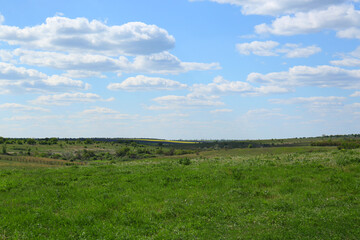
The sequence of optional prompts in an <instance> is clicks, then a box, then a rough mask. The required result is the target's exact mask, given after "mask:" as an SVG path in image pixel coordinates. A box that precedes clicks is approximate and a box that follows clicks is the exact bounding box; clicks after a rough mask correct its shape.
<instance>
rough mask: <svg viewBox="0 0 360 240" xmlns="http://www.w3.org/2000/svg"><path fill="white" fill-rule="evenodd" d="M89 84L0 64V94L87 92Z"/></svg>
mask: <svg viewBox="0 0 360 240" xmlns="http://www.w3.org/2000/svg"><path fill="white" fill-rule="evenodd" d="M89 87H90V85H89V84H87V83H84V82H82V81H79V80H73V79H70V78H67V77H63V76H58V75H52V76H47V75H46V74H44V73H41V72H39V71H37V70H34V69H26V68H24V67H16V66H14V65H12V64H9V63H1V62H0V93H2V94H5V93H21V92H61V91H74V90H86V89H88V88H89Z"/></svg>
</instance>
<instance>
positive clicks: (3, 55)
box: [0, 49, 14, 62]
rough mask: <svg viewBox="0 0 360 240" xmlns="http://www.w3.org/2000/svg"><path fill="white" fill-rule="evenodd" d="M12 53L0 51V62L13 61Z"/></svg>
mask: <svg viewBox="0 0 360 240" xmlns="http://www.w3.org/2000/svg"><path fill="white" fill-rule="evenodd" d="M13 57H14V55H13V53H12V52H11V51H9V50H4V49H0V60H2V61H4V62H10V61H13Z"/></svg>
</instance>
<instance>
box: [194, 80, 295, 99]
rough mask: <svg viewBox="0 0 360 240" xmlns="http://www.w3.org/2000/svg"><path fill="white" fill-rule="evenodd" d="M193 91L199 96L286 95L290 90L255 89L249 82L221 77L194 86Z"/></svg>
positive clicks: (267, 87) (271, 87)
mask: <svg viewBox="0 0 360 240" xmlns="http://www.w3.org/2000/svg"><path fill="white" fill-rule="evenodd" d="M191 91H192V92H193V93H194V94H197V95H228V94H242V95H263V94H270V93H286V92H289V90H288V89H286V88H283V87H278V86H260V87H254V86H252V85H251V84H249V83H248V82H241V81H228V80H226V79H224V78H223V77H221V76H217V77H215V78H214V80H213V82H212V83H209V84H194V85H193V86H192V87H191Z"/></svg>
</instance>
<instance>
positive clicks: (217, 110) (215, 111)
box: [210, 108, 233, 114]
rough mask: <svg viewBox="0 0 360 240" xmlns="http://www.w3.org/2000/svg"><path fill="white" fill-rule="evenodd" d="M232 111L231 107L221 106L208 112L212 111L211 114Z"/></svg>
mask: <svg viewBox="0 0 360 240" xmlns="http://www.w3.org/2000/svg"><path fill="white" fill-rule="evenodd" d="M232 111H233V110H232V109H228V108H221V109H215V110H212V111H210V113H212V114H219V113H230V112H232Z"/></svg>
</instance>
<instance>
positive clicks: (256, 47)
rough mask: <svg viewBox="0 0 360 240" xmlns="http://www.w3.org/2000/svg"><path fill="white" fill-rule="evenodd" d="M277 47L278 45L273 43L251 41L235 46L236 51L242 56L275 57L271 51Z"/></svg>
mask: <svg viewBox="0 0 360 240" xmlns="http://www.w3.org/2000/svg"><path fill="white" fill-rule="evenodd" d="M278 45H279V43H278V42H274V41H265V42H260V41H253V42H251V43H239V44H237V45H236V49H237V50H238V52H239V53H240V54H243V55H250V54H255V55H259V56H277V54H276V53H275V52H274V50H273V49H274V48H275V47H277V46H278Z"/></svg>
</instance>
